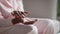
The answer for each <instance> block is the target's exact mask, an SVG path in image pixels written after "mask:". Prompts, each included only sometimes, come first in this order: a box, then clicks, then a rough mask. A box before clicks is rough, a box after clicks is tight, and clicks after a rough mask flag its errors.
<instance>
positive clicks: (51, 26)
mask: <svg viewBox="0 0 60 34" xmlns="http://www.w3.org/2000/svg"><path fill="white" fill-rule="evenodd" d="M32 19H33V18H32ZM34 25H35V26H37V28H38V30H39V34H57V33H58V32H59V21H57V20H52V19H46V18H40V19H39V18H38V21H37V22H36V23H35V24H34Z"/></svg>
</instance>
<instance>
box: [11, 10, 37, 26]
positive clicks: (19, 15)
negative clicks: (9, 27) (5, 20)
mask: <svg viewBox="0 0 60 34" xmlns="http://www.w3.org/2000/svg"><path fill="white" fill-rule="evenodd" d="M26 14H28V12H22V11H20V12H19V11H13V13H12V15H13V16H15V18H14V19H12V23H13V24H14V25H15V24H17V23H23V24H25V25H29V24H33V23H35V22H36V21H37V19H35V20H33V21H30V20H28V21H27V22H23V21H24V20H23V18H25V15H26Z"/></svg>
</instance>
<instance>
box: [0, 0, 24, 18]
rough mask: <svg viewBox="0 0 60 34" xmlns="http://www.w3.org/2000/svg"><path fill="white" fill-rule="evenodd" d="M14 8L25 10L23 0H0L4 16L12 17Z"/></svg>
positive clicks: (0, 7)
mask: <svg viewBox="0 0 60 34" xmlns="http://www.w3.org/2000/svg"><path fill="white" fill-rule="evenodd" d="M14 10H19V11H24V9H23V2H22V0H0V12H1V13H0V14H2V15H3V16H4V18H8V17H10V18H11V17H12V15H11V14H10V13H11V12H12V11H14Z"/></svg>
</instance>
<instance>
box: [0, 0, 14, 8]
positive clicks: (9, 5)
mask: <svg viewBox="0 0 60 34" xmlns="http://www.w3.org/2000/svg"><path fill="white" fill-rule="evenodd" d="M0 2H1V3H2V4H3V5H5V6H6V7H8V8H12V7H13V6H12V4H10V3H9V2H8V1H7V0H4V1H3V0H1V1H0Z"/></svg>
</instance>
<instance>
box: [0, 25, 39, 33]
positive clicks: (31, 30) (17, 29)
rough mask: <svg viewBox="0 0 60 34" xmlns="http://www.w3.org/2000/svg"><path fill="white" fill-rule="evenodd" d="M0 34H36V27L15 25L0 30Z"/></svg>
mask: <svg viewBox="0 0 60 34" xmlns="http://www.w3.org/2000/svg"><path fill="white" fill-rule="evenodd" d="M0 29H2V30H1V32H0V34H38V30H37V28H36V26H33V25H21V24H19V25H15V26H11V27H5V28H3V27H2V28H0Z"/></svg>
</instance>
